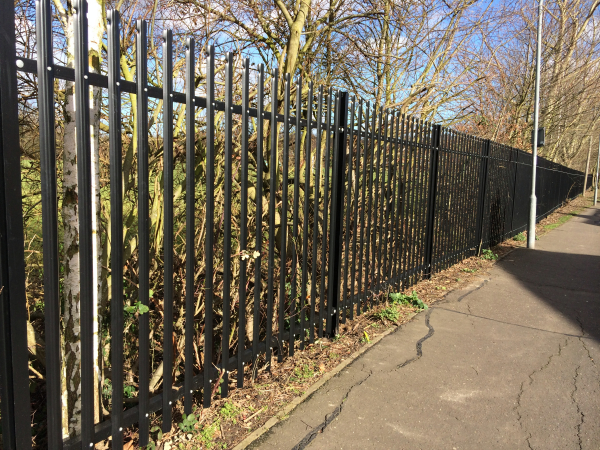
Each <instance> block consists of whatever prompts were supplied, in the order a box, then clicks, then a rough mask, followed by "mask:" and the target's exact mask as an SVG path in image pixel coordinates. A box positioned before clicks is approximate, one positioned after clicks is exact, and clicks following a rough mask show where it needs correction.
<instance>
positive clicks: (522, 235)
mask: <svg viewBox="0 0 600 450" xmlns="http://www.w3.org/2000/svg"><path fill="white" fill-rule="evenodd" d="M526 239H527V236H525V232H524V231H521V232H520V233H519V234H517V235H516V236H514V237H513V240H515V241H524V240H526Z"/></svg>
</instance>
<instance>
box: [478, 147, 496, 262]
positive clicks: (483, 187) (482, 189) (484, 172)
mask: <svg viewBox="0 0 600 450" xmlns="http://www.w3.org/2000/svg"><path fill="white" fill-rule="evenodd" d="M491 142H492V141H490V140H489V139H487V140H486V141H485V142H484V144H483V149H482V152H481V169H480V173H479V203H478V206H477V222H476V225H475V254H476V255H478V254H479V253H480V252H481V246H482V243H483V242H482V239H483V214H484V212H485V197H486V191H487V184H488V183H487V178H488V161H489V156H490V145H491Z"/></svg>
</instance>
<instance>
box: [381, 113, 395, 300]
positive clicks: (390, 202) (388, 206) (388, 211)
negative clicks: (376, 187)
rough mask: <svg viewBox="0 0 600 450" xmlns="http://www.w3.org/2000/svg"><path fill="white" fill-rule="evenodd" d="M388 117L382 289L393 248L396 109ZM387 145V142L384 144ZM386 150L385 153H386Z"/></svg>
mask: <svg viewBox="0 0 600 450" xmlns="http://www.w3.org/2000/svg"><path fill="white" fill-rule="evenodd" d="M389 115H390V117H389V121H388V127H389V133H390V134H389V149H388V150H387V152H389V157H387V163H386V165H385V167H386V171H385V173H386V174H387V176H386V181H385V185H384V191H383V199H382V203H383V219H382V220H383V239H382V244H381V247H382V252H383V253H382V257H383V271H382V274H383V277H382V282H383V285H384V290H385V289H387V288H388V287H389V282H390V274H389V271H388V252H389V251H390V250H391V249H392V248H393V247H392V246H393V243H392V242H390V233H391V223H390V222H391V220H392V215H393V206H394V198H393V196H392V195H393V192H394V187H395V181H396V178H395V177H394V172H393V170H394V168H395V167H396V165H395V162H394V144H393V143H394V119H395V118H396V111H392V112H391V113H389ZM388 127H386V135H385V136H386V139H385V142H388V141H387V139H388V134H387V133H388ZM386 146H387V144H386ZM387 152H386V153H387ZM391 262H392V261H391V259H390V263H391Z"/></svg>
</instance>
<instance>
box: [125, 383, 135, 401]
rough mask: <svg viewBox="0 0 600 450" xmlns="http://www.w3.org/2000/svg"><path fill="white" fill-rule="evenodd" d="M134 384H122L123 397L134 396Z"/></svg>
mask: <svg viewBox="0 0 600 450" xmlns="http://www.w3.org/2000/svg"><path fill="white" fill-rule="evenodd" d="M134 394H135V386H130V385H128V386H123V395H124V396H125V398H133V397H135V395H134Z"/></svg>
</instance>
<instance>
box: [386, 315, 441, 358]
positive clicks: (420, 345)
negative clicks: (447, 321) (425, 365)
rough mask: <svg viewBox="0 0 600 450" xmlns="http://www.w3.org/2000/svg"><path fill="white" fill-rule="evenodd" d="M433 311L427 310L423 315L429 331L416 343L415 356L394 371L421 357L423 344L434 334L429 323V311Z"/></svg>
mask: <svg viewBox="0 0 600 450" xmlns="http://www.w3.org/2000/svg"><path fill="white" fill-rule="evenodd" d="M433 309H434V308H429V309H428V310H427V314H425V325H426V326H427V328H429V331H428V332H427V334H426V335H425V336H423V337H422V338H421V339H419V340H418V341H417V346H416V347H417V356H415V357H413V358H410V359H408V360H406V361H404V362H403V363H402V364H400V365H398V366H397V367H396V369H395V370H398V369H402V368H403V367H405V366H407V365H409V364H410V363H412V362H414V361H416V360H417V359H419V358H420V357H421V356H423V342H425V341H426V340H427V339H429V338H430V337H431V336H433V333H435V330H434V329H433V327H432V326H431V324H430V323H429V318H430V317H431V311H432V310H433Z"/></svg>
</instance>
